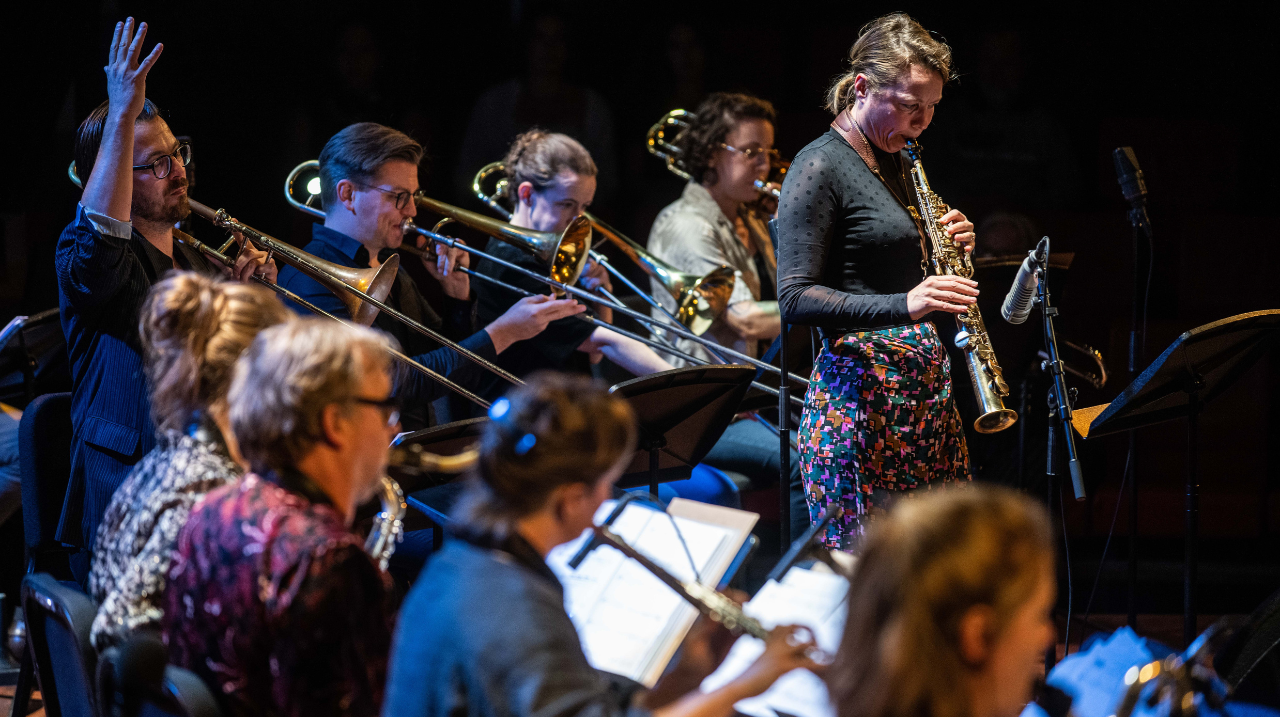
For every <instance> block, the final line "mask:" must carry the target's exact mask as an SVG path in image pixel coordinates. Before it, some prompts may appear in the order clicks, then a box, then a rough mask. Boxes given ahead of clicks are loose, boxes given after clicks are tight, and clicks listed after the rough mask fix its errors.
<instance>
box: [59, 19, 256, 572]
mask: <svg viewBox="0 0 1280 717" xmlns="http://www.w3.org/2000/svg"><path fill="white" fill-rule="evenodd" d="M146 34H147V25H146V23H137V22H135V21H134V19H133V18H128V19H127V20H125V21H124V22H119V23H116V25H115V31H114V34H113V36H112V39H111V45H110V50H109V51H108V57H107V64H106V66H105V67H104V68H103V69H104V71H105V72H106V76H107V101H106V102H103V103H102V104H101V105H99V106H98V107H97V108H96V109H94V110H93V112H92V113H90V115H89V116H88V118H86V119H85V120H84V122H82V123H81V124H80V127H79V129H78V130H77V133H76V143H75V171H76V177H77V179H78V180H79V183H80V184H82V185H83V187H84V192H83V194H82V195H81V197H80V203H79V205H78V207H77V208H76V215H75V218H74V219H73V220H72V221H71V223H70V224H68V225H67V227H66V228H65V229H63V230H62V234H61V236H59V237H58V244H57V249H56V251H55V255H54V265H55V269H56V274H57V280H58V304H59V308H60V310H61V317H62V329H63V333H64V334H65V335H66V340H67V358H68V360H69V362H70V365H71V376H72V389H71V426H72V441H71V478H70V484H69V485H68V490H67V496H66V500H65V504H64V506H63V512H62V519H61V522H60V524H59V526H58V535H57V537H58V539H59V540H61V541H62V542H64V543H68V544H71V545H75V546H79V547H81V548H84V549H85V551H84V552H82V553H80V554H79V555H78V556H76V557H74V558H73V560H72V564H73V572H74V573H75V574H76V575H77V577H78V578H79V579H81V580H82V581H83V580H85V579H86V578H87V573H88V567H89V566H88V559H87V558H88V551H87V549H88V548H89V547H90V546H92V545H93V543H94V539H95V537H96V535H97V530H98V524H99V522H100V521H101V519H102V515H103V511H105V510H106V507H107V504H108V503H109V502H110V500H111V496H112V494H113V493H114V492H115V490H116V488H117V487H119V485H120V483H121V482H123V481H124V479H125V476H126V475H127V474H128V473H129V471H130V470H131V469H132V467H133V465H134V464H135V463H137V462H138V460H140V459H141V458H142V456H144V455H146V454H147V453H148V452H149V451H150V450H151V449H152V448H154V447H155V433H156V429H155V426H154V424H153V422H152V420H151V413H150V406H149V401H148V397H147V387H146V382H145V381H144V380H143V375H144V370H143V368H144V367H143V363H144V362H143V357H142V349H141V345H140V343H139V338H138V319H139V316H140V313H141V311H142V305H143V302H144V301H145V300H146V297H147V293H148V292H149V291H150V289H151V287H152V285H154V284H155V283H156V282H158V281H159V280H160V279H161V278H162V277H163V276H164V275H165V273H166V272H169V271H170V270H173V269H181V270H191V271H197V272H200V273H203V274H211V275H217V274H219V273H220V272H225V273H226V274H227V275H229V276H230V277H232V278H235V279H237V280H239V281H249V280H250V279H251V277H253V276H258V277H261V278H263V279H266V280H268V281H274V280H275V277H276V267H275V264H274V263H272V262H270V261H268V260H267V259H268V257H267V254H266V252H262V251H257V250H255V249H254V248H253V247H252V246H249V245H247V244H244V243H243V240H242V239H241V243H242V246H241V249H240V254H239V256H238V257H237V259H236V261H235V264H234V266H233V267H232V268H231V269H226V270H223V269H220V268H217V267H215V266H214V265H212V264H210V263H209V262H208V261H207V260H206V259H205V258H204V257H203V256H202V255H200V253H199V252H197V251H195V250H194V249H192V248H191V247H190V246H189V245H188V244H187V243H186V242H185V241H184V237H185V235H183V234H182V233H181V232H179V231H178V230H177V229H175V228H174V225H175V224H176V223H177V222H179V221H181V220H182V219H184V218H185V217H186V216H187V215H188V214H190V212H191V209H190V205H189V203H188V199H187V184H188V182H187V172H186V166H187V163H188V162H189V161H190V160H191V150H190V147H188V146H187V145H185V144H183V143H181V142H179V141H178V140H177V139H176V138H175V137H174V134H173V132H172V131H171V130H170V129H169V125H168V123H167V122H165V121H164V119H162V118H161V116H160V110H159V109H157V108H156V106H155V105H154V104H152V102H151V101H150V100H149V99H147V97H146V83H147V76H148V75H149V73H150V72H151V70H152V68H154V67H155V65H156V62H157V61H158V60H159V58H160V55H161V53H162V52H163V49H164V46H163V45H161V44H157V45H156V46H155V47H154V48H153V49H152V50H151V52H149V53H147V54H145V55H144V54H143V52H142V49H143V41H144V40H145V38H146Z"/></svg>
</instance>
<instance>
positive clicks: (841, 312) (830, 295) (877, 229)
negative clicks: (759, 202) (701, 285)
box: [777, 13, 978, 548]
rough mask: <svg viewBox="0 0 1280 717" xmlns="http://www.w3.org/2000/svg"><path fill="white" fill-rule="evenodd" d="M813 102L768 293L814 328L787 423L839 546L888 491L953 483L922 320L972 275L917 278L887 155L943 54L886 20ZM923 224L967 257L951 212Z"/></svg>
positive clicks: (964, 471)
mask: <svg viewBox="0 0 1280 717" xmlns="http://www.w3.org/2000/svg"><path fill="white" fill-rule="evenodd" d="M849 57H850V62H851V67H850V68H849V70H848V72H846V73H845V74H844V75H843V76H841V77H840V78H838V79H837V81H836V82H835V84H834V85H833V87H832V88H831V90H830V92H829V94H828V109H830V110H831V112H832V113H833V114H835V120H834V121H833V122H832V123H831V128H830V129H829V130H828V131H827V132H826V133H824V134H823V135H822V136H821V137H819V138H818V139H816V140H814V141H813V142H811V143H810V144H809V145H808V146H807V147H805V148H804V149H803V150H801V152H800V153H799V154H798V155H797V156H796V158H795V161H793V162H792V164H791V170H790V171H789V172H788V174H787V178H786V181H785V183H784V184H783V187H782V197H781V199H780V201H779V207H778V220H777V221H778V226H777V229H778V294H779V296H778V299H779V303H780V305H781V310H782V313H783V317H784V319H785V320H786V321H788V322H794V323H798V324H808V325H813V326H817V327H818V328H819V330H820V332H821V336H822V350H821V352H820V353H819V355H818V358H817V360H816V362H815V364H814V368H813V375H812V377H811V381H810V388H809V392H808V394H807V395H806V397H805V408H804V413H803V417H802V419H801V425H800V430H799V449H800V450H799V453H800V466H801V471H802V473H803V476H804V484H805V490H806V497H807V500H808V504H809V509H810V512H811V515H812V516H814V519H815V520H816V517H817V516H819V515H821V513H822V511H823V510H824V509H825V508H826V507H827V505H829V504H832V503H837V504H839V505H841V507H843V508H844V516H843V517H842V518H841V520H839V521H837V522H833V523H832V525H831V527H830V528H829V529H828V532H827V534H826V536H825V541H826V543H827V544H828V545H829V546H831V547H840V548H850V547H852V544H853V541H854V540H855V539H856V538H857V536H859V535H860V534H861V533H862V531H863V528H864V527H865V525H864V524H865V521H866V519H867V515H868V512H869V511H871V510H872V509H873V508H875V509H879V508H882V507H883V506H884V504H885V502H886V501H887V500H888V499H889V498H890V497H892V496H893V495H894V494H897V493H900V492H901V491H908V490H912V489H915V488H918V487H921V486H927V485H929V484H933V483H945V482H951V481H967V480H969V458H968V451H967V449H966V446H965V439H964V433H963V430H962V426H961V422H960V416H959V414H958V413H957V412H956V407H955V402H954V401H953V400H952V396H951V380H950V374H949V370H950V365H949V361H948V359H947V353H946V350H945V348H944V346H943V344H942V341H941V340H940V339H939V336H938V331H937V329H936V328H935V327H934V325H933V323H932V322H931V321H930V320H929V315H930V314H932V313H934V312H944V313H950V314H961V313H964V312H966V311H968V310H969V309H970V308H971V307H972V306H974V304H975V302H976V301H977V296H978V287H977V283H976V282H975V281H973V280H972V279H969V278H967V277H964V276H956V275H938V274H933V275H929V274H928V271H927V267H928V262H929V254H930V250H929V246H928V244H927V230H926V229H925V228H924V227H922V226H921V225H920V219H919V218H920V217H921V216H922V215H923V212H921V210H920V208H919V207H918V206H917V204H916V197H915V196H914V194H913V191H912V182H911V179H910V177H909V175H908V170H909V169H910V168H911V166H912V165H911V163H910V161H909V160H908V159H907V158H906V157H904V156H903V155H902V150H903V149H904V148H905V147H906V146H907V143H908V141H912V140H915V139H916V138H918V137H919V136H920V134H921V133H923V132H924V131H925V129H926V128H928V126H929V123H930V121H931V120H932V119H933V113H934V109H935V107H936V105H937V104H938V102H939V100H941V99H942V87H943V85H944V84H946V82H947V81H948V80H949V79H951V77H952V74H951V49H950V48H949V47H948V46H947V45H946V44H945V43H942V42H939V41H937V40H935V39H934V38H933V37H931V36H930V34H929V32H928V31H926V30H925V29H924V28H923V27H921V26H920V24H919V23H918V22H916V21H915V20H913V19H911V18H910V17H908V16H907V15H904V14H901V13H895V14H891V15H886V16H884V17H881V18H879V19H876V20H873V21H872V22H870V23H868V24H867V25H866V26H865V27H863V28H862V30H861V32H860V33H859V35H858V39H857V41H856V42H855V43H854V45H853V48H852V49H851V50H850V53H849ZM931 219H936V221H937V222H938V224H939V227H940V230H941V231H942V232H943V233H944V235H945V237H946V238H947V239H949V240H950V241H952V242H955V243H956V244H957V245H959V246H960V247H962V248H963V250H964V252H970V251H972V250H973V245H974V232H973V224H972V223H971V222H970V221H969V220H968V219H967V218H965V216H964V214H962V213H960V212H959V211H957V210H949V211H947V212H946V213H945V214H943V215H942V216H940V217H931Z"/></svg>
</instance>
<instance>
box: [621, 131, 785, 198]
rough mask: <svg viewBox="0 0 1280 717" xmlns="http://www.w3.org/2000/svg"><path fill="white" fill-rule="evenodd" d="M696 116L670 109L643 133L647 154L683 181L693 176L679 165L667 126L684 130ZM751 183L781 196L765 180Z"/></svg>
mask: <svg viewBox="0 0 1280 717" xmlns="http://www.w3.org/2000/svg"><path fill="white" fill-rule="evenodd" d="M696 118H697V115H695V114H694V113H692V112H690V111H688V110H671V111H670V112H668V113H666V114H665V115H662V118H661V119H659V120H658V121H657V122H655V123H654V125H653V126H652V127H650V128H649V132H648V133H647V134H646V135H645V146H646V147H648V149H649V154H652V155H653V156H655V157H657V158H659V159H661V160H662V161H663V163H664V164H666V166H667V169H668V170H670V171H671V173H672V174H674V175H676V176H677V177H679V178H681V179H683V180H685V181H689V180H690V179H692V178H693V177H692V176H690V175H689V173H688V172H686V171H685V170H684V168H683V167H682V166H681V164H682V163H681V161H680V150H679V148H677V147H675V146H674V145H672V144H671V143H670V142H668V141H667V138H666V133H667V127H668V126H670V127H677V128H679V129H681V130H684V129H686V128H688V127H689V122H690V121H693V120H694V119H696ZM686 119H687V121H686ZM752 184H753V186H755V188H756V191H757V192H760V193H761V194H763V195H765V196H768V197H773V198H774V199H781V198H782V190H781V189H779V188H777V187H770V186H769V183H768V181H766V180H763V179H757V180H756V181H755V182H753V183H752Z"/></svg>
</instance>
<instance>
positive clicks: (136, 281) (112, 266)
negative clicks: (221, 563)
mask: <svg viewBox="0 0 1280 717" xmlns="http://www.w3.org/2000/svg"><path fill="white" fill-rule="evenodd" d="M120 226H122V227H123V226H127V225H124V224H121V225H120ZM113 233H115V232H113ZM120 233H123V232H120ZM153 255H154V256H153ZM174 255H175V257H176V260H177V262H178V265H179V266H182V267H183V268H184V269H191V270H195V271H200V272H202V273H208V274H212V273H214V270H213V267H212V266H210V264H209V263H208V262H207V261H206V260H205V259H204V257H202V256H200V255H199V254H197V253H196V252H194V251H191V250H190V249H189V248H188V247H187V246H186V245H184V244H180V243H177V242H175V243H174ZM168 261H169V258H168V257H166V256H164V254H162V253H161V252H160V251H159V250H157V249H155V248H154V247H153V246H152V245H151V244H149V243H148V242H147V240H146V239H144V238H143V237H142V235H141V234H139V233H138V232H137V231H136V230H131V235H130V236H129V237H128V238H122V237H119V236H112V235H111V234H109V233H106V232H103V231H99V229H98V227H97V226H96V225H95V224H94V222H93V221H92V220H91V219H90V218H89V216H88V214H87V213H86V211H85V209H84V207H79V208H78V209H77V212H76V218H75V220H74V221H72V222H71V223H70V224H68V225H67V227H66V228H65V229H63V230H62V234H61V236H59V237H58V246H57V250H56V253H55V255H54V266H55V269H56V270H57V277H58V308H59V310H60V312H61V318H62V331H63V333H64V334H65V335H66V339H67V358H68V362H69V364H70V366H71V385H72V388H71V432H72V439H71V480H70V483H69V484H68V486H67V496H66V499H65V502H64V503H63V507H62V518H61V520H60V521H59V523H58V533H57V538H58V539H59V540H61V541H62V542H64V543H68V544H70V545H75V546H79V547H89V546H92V545H93V541H94V538H95V536H96V534H97V529H98V523H99V522H100V521H101V520H102V514H103V512H104V511H105V510H106V508H107V504H108V503H110V501H111V495H112V494H113V493H114V492H115V490H116V488H117V487H118V486H119V485H120V484H121V483H122V482H123V481H124V479H125V476H126V475H128V473H129V470H130V469H131V468H132V467H133V465H134V464H135V463H137V462H138V460H139V459H141V458H142V456H143V455H145V454H146V453H147V452H148V451H150V450H151V449H152V448H153V447H154V446H155V426H154V425H153V424H152V422H151V407H150V403H149V400H148V396H147V385H146V378H145V374H144V372H143V357H142V349H141V345H140V343H139V339H138V318H139V314H140V313H141V310H142V304H143V302H144V301H146V298H147V292H149V291H150V290H151V286H152V285H153V284H155V283H156V282H157V281H158V280H159V279H160V277H161V276H163V274H164V273H165V272H164V271H162V269H164V268H165V262H168Z"/></svg>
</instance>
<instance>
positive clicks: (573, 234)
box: [413, 194, 591, 285]
mask: <svg viewBox="0 0 1280 717" xmlns="http://www.w3.org/2000/svg"><path fill="white" fill-rule="evenodd" d="M413 199H414V201H415V202H417V204H418V206H419V207H422V208H423V209H427V210H429V211H432V212H435V213H436V214H439V215H441V216H444V217H448V218H449V219H452V220H454V221H456V222H459V223H462V224H465V225H467V226H469V227H471V228H472V229H476V230H479V231H481V232H484V233H485V234H488V235H489V236H492V237H494V238H495V239H499V240H501V241H504V242H506V243H508V244H512V245H514V246H516V247H518V248H520V249H523V250H525V251H527V252H529V253H531V254H533V255H534V256H536V257H537V258H538V259H539V260H540V261H543V262H545V263H547V264H549V265H550V276H551V278H552V279H555V280H556V281H558V282H560V283H562V284H569V285H572V284H573V283H574V282H576V281H577V280H578V277H579V276H580V275H581V274H582V270H583V269H585V268H586V267H587V258H588V254H589V252H590V251H591V222H590V221H588V220H587V219H586V218H584V217H577V218H575V219H574V220H573V221H572V222H570V223H569V226H568V228H566V229H565V230H564V231H563V232H561V233H559V234H556V233H555V232H539V231H534V230H532V229H524V228H521V227H516V226H512V225H510V224H508V223H506V222H502V221H498V220H497V219H491V218H489V217H486V216H484V215H483V214H477V213H476V212H473V211H469V210H466V209H462V208H461V207H455V206H453V205H452V204H445V203H444V202H442V201H440V200H438V199H432V198H431V197H426V196H423V195H422V194H418V195H416V196H415V197H414V198H413Z"/></svg>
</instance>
